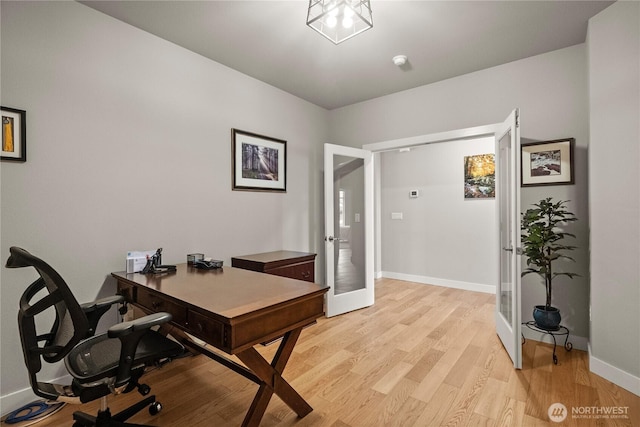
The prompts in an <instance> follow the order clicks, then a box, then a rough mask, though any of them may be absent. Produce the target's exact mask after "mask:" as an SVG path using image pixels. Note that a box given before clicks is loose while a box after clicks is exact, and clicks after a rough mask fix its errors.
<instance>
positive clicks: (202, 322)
mask: <svg viewBox="0 0 640 427" xmlns="http://www.w3.org/2000/svg"><path fill="white" fill-rule="evenodd" d="M187 316H188V319H189V333H192V334H193V335H195V336H197V337H198V338H201V339H203V340H205V341H206V342H207V343H208V344H211V345H213V346H214V347H218V348H223V349H224V348H228V347H229V345H228V343H226V342H225V339H224V336H225V335H224V325H223V324H222V323H220V322H218V321H216V320H213V319H210V318H209V317H206V316H203V315H202V314H200V313H197V312H195V311H191V310H189V313H188V315H187Z"/></svg>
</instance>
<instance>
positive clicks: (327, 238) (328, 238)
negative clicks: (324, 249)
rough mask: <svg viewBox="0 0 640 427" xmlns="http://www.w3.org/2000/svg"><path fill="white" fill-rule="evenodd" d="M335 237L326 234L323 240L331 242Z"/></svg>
mask: <svg viewBox="0 0 640 427" xmlns="http://www.w3.org/2000/svg"><path fill="white" fill-rule="evenodd" d="M335 239H336V238H335V237H333V236H326V237H325V238H324V241H325V242H333V241H334V240H335Z"/></svg>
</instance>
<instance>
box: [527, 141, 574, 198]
mask: <svg viewBox="0 0 640 427" xmlns="http://www.w3.org/2000/svg"><path fill="white" fill-rule="evenodd" d="M574 144H575V139H574V138H566V139H555V140H553V141H542V142H534V143H531V144H523V145H522V158H521V161H522V163H521V169H522V186H523V187H533V186H537V185H569V184H573V183H574V177H573V146H574Z"/></svg>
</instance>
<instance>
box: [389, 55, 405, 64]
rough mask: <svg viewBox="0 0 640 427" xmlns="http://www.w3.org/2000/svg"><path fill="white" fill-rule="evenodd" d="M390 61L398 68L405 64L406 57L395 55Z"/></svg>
mask: <svg viewBox="0 0 640 427" xmlns="http://www.w3.org/2000/svg"><path fill="white" fill-rule="evenodd" d="M391 60H392V61H393V63H394V64H396V65H397V66H398V67H402V66H403V65H404V64H406V63H407V55H396V56H394V57H393V58H392V59H391Z"/></svg>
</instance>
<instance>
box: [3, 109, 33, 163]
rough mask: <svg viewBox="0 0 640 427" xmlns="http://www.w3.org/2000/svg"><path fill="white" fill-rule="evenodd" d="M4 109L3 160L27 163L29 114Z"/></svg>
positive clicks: (22, 111)
mask: <svg viewBox="0 0 640 427" xmlns="http://www.w3.org/2000/svg"><path fill="white" fill-rule="evenodd" d="M1 108H2V160H10V161H14V162H26V161H27V113H26V111H24V110H16V109H15V108H9V107H1Z"/></svg>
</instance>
